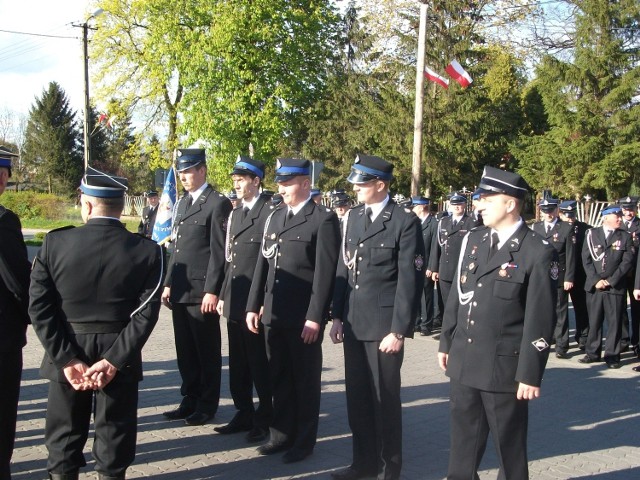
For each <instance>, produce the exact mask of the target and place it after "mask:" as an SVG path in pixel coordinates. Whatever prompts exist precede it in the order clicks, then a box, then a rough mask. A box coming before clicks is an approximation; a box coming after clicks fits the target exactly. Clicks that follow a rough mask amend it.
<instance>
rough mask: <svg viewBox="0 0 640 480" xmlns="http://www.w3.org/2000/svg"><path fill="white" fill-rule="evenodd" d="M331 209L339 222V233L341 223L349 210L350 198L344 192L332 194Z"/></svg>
mask: <svg viewBox="0 0 640 480" xmlns="http://www.w3.org/2000/svg"><path fill="white" fill-rule="evenodd" d="M331 208H333V211H334V212H336V215H337V216H338V220H339V221H340V231H342V223H343V220H344V218H345V216H346V215H347V212H348V211H349V210H350V209H351V198H349V195H347V194H346V193H345V192H344V191H341V192H332V194H331Z"/></svg>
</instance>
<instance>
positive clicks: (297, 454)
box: [282, 450, 313, 463]
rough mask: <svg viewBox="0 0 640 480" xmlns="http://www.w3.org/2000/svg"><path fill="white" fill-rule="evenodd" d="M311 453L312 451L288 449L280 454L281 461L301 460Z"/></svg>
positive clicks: (292, 461)
mask: <svg viewBox="0 0 640 480" xmlns="http://www.w3.org/2000/svg"><path fill="white" fill-rule="evenodd" d="M312 453H313V451H311V452H305V451H299V450H289V451H288V452H287V453H285V454H284V455H283V456H282V463H296V462H301V461H302V460H304V459H305V458H307V457H308V456H309V455H311V454H312Z"/></svg>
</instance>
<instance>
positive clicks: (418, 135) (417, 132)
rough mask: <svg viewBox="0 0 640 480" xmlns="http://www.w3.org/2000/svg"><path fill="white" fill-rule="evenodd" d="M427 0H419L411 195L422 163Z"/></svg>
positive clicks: (417, 181) (415, 192)
mask: <svg viewBox="0 0 640 480" xmlns="http://www.w3.org/2000/svg"><path fill="white" fill-rule="evenodd" d="M426 1H427V0H420V29H419V31H418V58H417V59H416V100H415V115H414V121H413V162H412V166H411V195H412V196H415V195H418V194H419V193H420V192H419V186H420V165H421V163H422V119H423V112H424V53H425V48H426V39H427V3H426Z"/></svg>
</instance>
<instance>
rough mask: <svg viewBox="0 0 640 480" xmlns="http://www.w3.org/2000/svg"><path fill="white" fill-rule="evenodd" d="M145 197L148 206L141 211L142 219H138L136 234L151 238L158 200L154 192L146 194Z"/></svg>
mask: <svg viewBox="0 0 640 480" xmlns="http://www.w3.org/2000/svg"><path fill="white" fill-rule="evenodd" d="M145 197H147V202H148V203H149V205H147V206H146V207H144V208H143V209H142V218H141V219H140V225H138V233H139V234H140V235H144V236H145V237H147V238H151V235H153V226H154V225H155V223H156V215H157V214H158V204H159V203H160V198H159V197H158V192H157V191H155V190H149V191H148V192H146V193H145Z"/></svg>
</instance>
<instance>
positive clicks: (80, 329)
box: [66, 322, 129, 334]
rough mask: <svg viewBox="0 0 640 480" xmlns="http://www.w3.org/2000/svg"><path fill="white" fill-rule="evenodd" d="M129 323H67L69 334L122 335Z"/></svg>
mask: <svg viewBox="0 0 640 480" xmlns="http://www.w3.org/2000/svg"><path fill="white" fill-rule="evenodd" d="M128 324H129V322H93V323H84V322H83V323H79V322H77V323H67V324H66V325H67V331H68V332H69V333H74V334H78V333H120V332H121V331H122V330H123V329H124V327H126V326H127V325H128Z"/></svg>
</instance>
